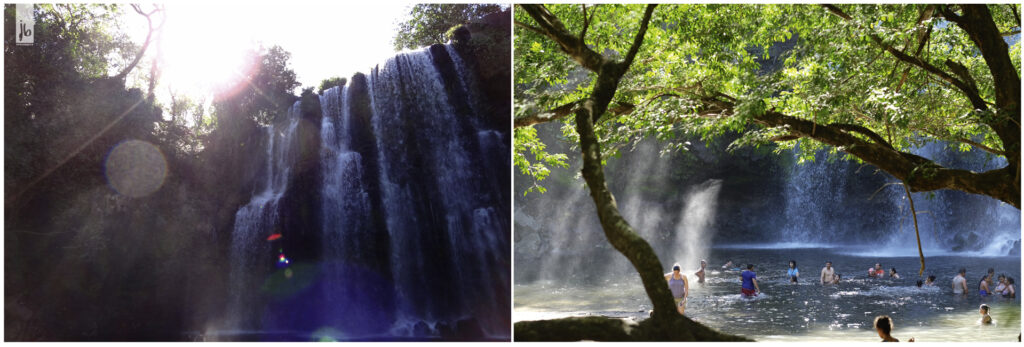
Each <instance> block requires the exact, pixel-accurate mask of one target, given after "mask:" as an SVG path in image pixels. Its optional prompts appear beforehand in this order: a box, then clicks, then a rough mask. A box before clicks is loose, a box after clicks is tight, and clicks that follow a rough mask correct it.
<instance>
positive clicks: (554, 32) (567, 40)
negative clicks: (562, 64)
mask: <svg viewBox="0 0 1024 347" xmlns="http://www.w3.org/2000/svg"><path fill="white" fill-rule="evenodd" d="M519 7H521V8H522V9H523V10H524V11H526V13H527V14H528V15H530V17H531V18H533V20H534V21H536V22H537V24H538V27H539V29H540V30H541V32H542V33H543V34H544V35H545V36H547V37H548V38H550V39H551V40H552V41H555V43H557V44H558V46H559V47H561V48H562V51H563V52H565V53H566V54H568V55H569V57H570V58H572V59H573V60H575V61H576V62H577V63H579V64H580V66H582V67H584V68H586V69H587V70H591V71H594V72H597V71H598V70H600V69H601V65H602V64H603V63H604V62H605V59H604V57H603V56H601V54H599V53H597V52H595V51H594V50H592V49H590V48H589V47H587V45H586V44H584V43H583V42H581V41H580V40H579V36H577V35H573V33H571V32H569V30H568V29H566V28H565V25H563V24H562V21H560V20H559V19H558V17H556V16H555V15H554V14H552V13H551V11H548V9H547V7H544V5H538V4H519Z"/></svg>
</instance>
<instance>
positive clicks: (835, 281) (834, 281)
mask: <svg viewBox="0 0 1024 347" xmlns="http://www.w3.org/2000/svg"><path fill="white" fill-rule="evenodd" d="M841 278H843V275H842V274H835V275H832V284H839V279H841Z"/></svg>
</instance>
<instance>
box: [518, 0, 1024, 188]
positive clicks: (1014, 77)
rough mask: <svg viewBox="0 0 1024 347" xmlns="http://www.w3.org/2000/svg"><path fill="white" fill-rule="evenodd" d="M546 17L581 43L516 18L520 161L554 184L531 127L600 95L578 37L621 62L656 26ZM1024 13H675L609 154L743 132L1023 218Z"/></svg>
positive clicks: (870, 8) (890, 9)
mask: <svg viewBox="0 0 1024 347" xmlns="http://www.w3.org/2000/svg"><path fill="white" fill-rule="evenodd" d="M547 9H548V10H549V11H550V12H551V13H552V15H554V16H555V17H556V18H558V19H559V20H560V21H561V23H562V24H563V25H564V26H565V33H566V34H568V35H572V37H555V38H552V37H551V36H550V35H547V34H546V32H545V31H544V30H543V29H541V28H538V26H537V22H535V21H534V20H533V19H532V18H531V17H530V16H529V15H528V14H527V13H525V12H524V11H517V13H516V21H517V23H518V24H520V25H518V26H517V29H516V38H517V39H516V41H515V54H516V57H517V58H516V60H515V64H516V66H515V68H516V74H515V76H516V85H517V89H516V92H515V98H516V121H515V123H516V127H517V130H516V132H517V135H516V136H517V142H516V146H517V151H516V163H517V166H518V167H519V168H520V170H522V171H524V172H525V173H532V174H533V175H534V176H535V177H539V178H543V175H537V174H536V173H537V172H540V173H543V170H544V169H543V165H538V164H541V163H542V162H545V161H547V162H552V161H557V159H558V158H557V157H555V158H553V157H551V155H550V154H547V153H545V152H543V151H537V150H536V149H537V146H535V145H532V143H534V141H533V139H534V138H532V137H530V136H529V130H526V129H524V128H523V127H525V126H528V125H530V124H535V123H538V122H544V121H550V120H553V119H558V118H562V117H567V118H568V119H566V121H567V122H571V119H572V117H571V116H572V110H573V109H574V108H575V107H578V105H579V104H580V102H582V100H584V99H585V96H586V95H587V94H588V93H589V92H590V91H591V89H593V87H594V85H595V83H597V79H596V76H595V74H594V73H595V72H596V71H595V70H594V67H595V65H594V63H593V62H594V61H596V59H597V57H588V56H587V55H586V54H574V53H567V52H566V48H565V44H566V43H568V39H571V38H582V39H584V42H585V45H586V46H587V47H590V48H591V50H592V51H593V52H594V53H595V54H598V55H600V56H609V57H614V56H621V55H622V54H623V53H625V52H626V49H627V48H628V47H629V45H630V44H631V43H632V37H631V35H633V34H632V32H631V31H630V29H631V28H632V29H633V30H634V31H635V28H636V25H637V24H636V22H637V19H638V18H639V16H640V15H641V11H640V10H639V8H638V7H637V6H627V5H608V6H603V5H602V6H596V7H591V8H586V14H584V12H583V11H584V6H579V5H558V6H549V7H547ZM1018 13H1019V11H1018V7H1017V6H1013V5H990V6H939V5H841V6H818V5H710V4H692V5H665V6H660V7H658V10H657V11H656V13H655V14H654V16H653V18H652V24H651V28H650V30H649V31H648V33H647V35H646V38H645V41H644V45H643V46H642V48H641V49H640V51H639V53H638V55H637V61H638V62H640V64H637V65H635V66H632V67H631V68H630V69H629V71H627V72H626V73H625V75H624V77H623V79H622V80H621V83H620V85H619V88H618V90H617V92H616V93H615V94H614V98H613V102H612V105H611V106H610V107H609V110H608V111H609V112H607V113H604V114H602V115H598V116H600V118H598V119H596V120H597V122H596V123H597V124H596V125H597V128H596V130H597V132H598V134H599V135H600V138H601V140H602V143H603V144H605V146H604V151H605V154H606V155H607V154H613V153H615V151H617V150H618V149H619V148H621V146H622V145H624V144H626V143H629V142H631V141H635V140H637V139H639V138H643V137H648V136H655V137H658V138H660V139H663V140H668V141H671V140H672V139H675V138H677V137H678V135H679V133H680V132H685V133H691V134H700V135H702V136H704V137H705V138H710V137H713V136H717V135H720V134H722V133H724V132H725V131H742V132H744V133H745V136H743V137H742V138H741V139H739V140H737V141H736V142H735V143H734V145H755V146H760V145H765V144H769V143H774V144H775V145H776V146H777V148H778V149H779V150H783V149H789V148H794V147H796V148H798V149H799V152H800V153H801V157H802V159H803V160H813V157H814V153H815V152H817V151H818V150H821V149H829V150H830V151H832V152H833V153H840V152H842V153H845V154H848V157H850V158H853V159H855V160H862V161H866V162H868V163H871V164H873V165H875V166H878V167H879V168H881V169H882V170H884V171H886V172H888V173H890V174H892V175H893V176H895V177H896V178H898V179H900V180H902V181H905V182H906V183H907V185H908V186H909V187H910V189H911V190H913V191H928V190H935V189H957V190H963V191H967V192H971V193H976V194H983V195H988V196H992V197H994V198H996V199H999V200H1002V201H1005V202H1007V203H1009V204H1011V205H1013V206H1016V207H1018V208H1019V207H1020V204H1019V199H1020V187H1019V183H1017V182H1019V166H1020V165H1019V163H1020V159H1019V158H1020V146H1019V143H1020V139H1019V137H1020V125H1019V120H1020V107H1019V104H1018V101H1019V99H1020V97H1019V93H1020V92H1019V90H1020V86H1019V85H1020V83H1019V80H1020V77H1019V72H1018V71H1019V66H1020V43H1019V35H1020V34H1019V31H1020V24H1019V15H1018ZM1004 38H1006V39H1009V40H1010V41H1011V42H1012V45H1007V44H1006V41H1005V40H1004ZM571 49H572V48H570V50H571ZM581 68H583V69H587V70H590V72H582V71H581ZM566 130H571V129H569V128H566ZM567 135H568V136H570V137H571V138H575V136H577V135H576V134H575V133H573V132H572V131H567ZM932 141H944V142H945V143H948V144H950V147H951V148H950V149H951V150H969V149H971V148H977V149H981V150H984V151H986V152H989V153H991V154H992V155H993V156H996V157H1000V158H1004V159H1005V160H1006V161H1007V162H1008V165H1007V166H1006V167H1004V168H1001V169H997V170H991V171H988V172H983V173H973V172H969V171H966V170H959V169H957V168H947V167H943V166H942V165H941V164H940V163H936V162H933V161H931V160H929V159H927V158H922V157H920V156H917V155H914V154H912V153H910V149H912V148H914V147H916V146H920V145H923V144H924V143H927V142H932ZM680 145H681V144H679V143H672V142H670V144H669V145H668V147H669V148H668V149H678V148H682V147H681V146H680ZM673 146H675V147H673ZM531 151H532V152H531ZM527 153H530V154H531V156H529V157H528V156H527Z"/></svg>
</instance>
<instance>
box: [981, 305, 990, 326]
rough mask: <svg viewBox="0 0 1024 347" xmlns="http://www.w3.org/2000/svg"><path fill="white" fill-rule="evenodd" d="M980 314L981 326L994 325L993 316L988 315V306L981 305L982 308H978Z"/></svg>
mask: <svg viewBox="0 0 1024 347" xmlns="http://www.w3.org/2000/svg"><path fill="white" fill-rule="evenodd" d="M978 313H980V314H981V320H979V322H980V323H981V325H992V316H989V315H988V305H985V304H981V307H979V308H978Z"/></svg>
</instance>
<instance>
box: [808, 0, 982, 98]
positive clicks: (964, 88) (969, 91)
mask: <svg viewBox="0 0 1024 347" xmlns="http://www.w3.org/2000/svg"><path fill="white" fill-rule="evenodd" d="M822 6H823V7H824V8H825V9H827V10H828V11H829V12H831V13H832V14H834V15H836V16H838V17H839V18H842V19H845V20H852V19H853V17H851V16H850V15H848V14H846V13H845V12H843V10H841V9H839V7H836V6H835V5H827V4H826V5H822ZM868 36H869V37H870V38H871V40H872V41H874V42H875V44H877V45H878V46H879V47H881V48H882V49H883V50H885V51H886V52H889V54H891V55H892V56H893V57H896V59H899V60H900V61H903V62H906V63H909V64H912V65H914V66H917V67H919V68H921V69H923V70H925V71H927V72H929V73H931V74H933V75H935V76H937V77H939V78H941V79H942V80H943V81H946V82H948V83H949V84H952V85H953V86H954V87H956V88H957V89H960V91H961V93H963V94H964V96H966V97H967V99H968V100H970V102H971V105H972V106H973V107H974V108H977V109H986V108H987V106H986V104H985V100H984V99H982V98H981V95H979V94H978V91H977V89H976V88H971V86H969V85H968V84H967V83H965V82H963V81H961V80H959V79H957V78H956V77H953V76H952V75H950V74H948V73H946V72H945V71H942V70H941V69H939V68H938V67H935V66H934V65H932V64H929V63H928V62H926V61H924V60H922V59H921V58H918V57H914V56H910V55H907V54H906V53H903V52H902V51H900V50H898V49H896V48H895V47H893V46H892V45H890V44H887V43H885V41H884V40H882V38H881V37H878V35H874V34H871V35H868Z"/></svg>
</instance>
